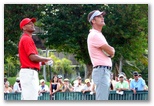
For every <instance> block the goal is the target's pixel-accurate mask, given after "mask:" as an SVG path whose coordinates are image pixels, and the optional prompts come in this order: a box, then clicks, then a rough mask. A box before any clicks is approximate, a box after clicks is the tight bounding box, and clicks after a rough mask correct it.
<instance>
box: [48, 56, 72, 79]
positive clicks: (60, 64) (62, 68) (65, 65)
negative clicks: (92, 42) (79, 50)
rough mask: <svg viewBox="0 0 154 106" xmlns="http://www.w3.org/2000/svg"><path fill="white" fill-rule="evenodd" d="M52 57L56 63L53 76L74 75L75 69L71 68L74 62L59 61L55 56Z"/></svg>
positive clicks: (63, 59)
mask: <svg viewBox="0 0 154 106" xmlns="http://www.w3.org/2000/svg"><path fill="white" fill-rule="evenodd" d="M50 57H51V58H52V59H53V61H54V64H53V67H52V71H53V74H64V76H65V75H66V74H72V73H73V69H72V67H71V65H72V62H71V61H70V60H69V59H66V58H62V59H59V58H58V57H56V56H55V55H54V54H51V55H50ZM66 76H67V75H66Z"/></svg>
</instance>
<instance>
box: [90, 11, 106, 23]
mask: <svg viewBox="0 0 154 106" xmlns="http://www.w3.org/2000/svg"><path fill="white" fill-rule="evenodd" d="M101 14H103V15H105V12H100V11H99V10H97V11H95V12H94V13H93V14H92V16H91V17H90V19H89V22H91V21H92V20H93V19H94V17H96V16H99V15H101Z"/></svg>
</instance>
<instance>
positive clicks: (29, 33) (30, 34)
mask: <svg viewBox="0 0 154 106" xmlns="http://www.w3.org/2000/svg"><path fill="white" fill-rule="evenodd" d="M23 33H25V34H28V35H29V36H30V37H32V32H27V31H23Z"/></svg>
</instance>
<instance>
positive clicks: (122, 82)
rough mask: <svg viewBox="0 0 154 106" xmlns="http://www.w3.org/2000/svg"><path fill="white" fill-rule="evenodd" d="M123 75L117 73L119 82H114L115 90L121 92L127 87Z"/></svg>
mask: <svg viewBox="0 0 154 106" xmlns="http://www.w3.org/2000/svg"><path fill="white" fill-rule="evenodd" d="M124 77H125V76H124V75H123V74H119V82H118V83H116V91H118V92H121V91H125V90H128V89H129V84H128V82H127V81H125V80H124Z"/></svg>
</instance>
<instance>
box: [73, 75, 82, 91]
mask: <svg viewBox="0 0 154 106" xmlns="http://www.w3.org/2000/svg"><path fill="white" fill-rule="evenodd" d="M83 86H84V84H83V83H82V78H81V77H80V76H78V77H77V78H76V80H75V81H74V92H81V90H82V89H83Z"/></svg>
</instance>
